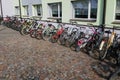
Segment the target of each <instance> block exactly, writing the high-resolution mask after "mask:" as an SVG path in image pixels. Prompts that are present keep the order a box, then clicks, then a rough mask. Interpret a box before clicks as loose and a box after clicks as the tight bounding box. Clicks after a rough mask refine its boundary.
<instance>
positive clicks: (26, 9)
mask: <svg viewBox="0 0 120 80" xmlns="http://www.w3.org/2000/svg"><path fill="white" fill-rule="evenodd" d="M23 7H24V15H29V13H28V6H23Z"/></svg>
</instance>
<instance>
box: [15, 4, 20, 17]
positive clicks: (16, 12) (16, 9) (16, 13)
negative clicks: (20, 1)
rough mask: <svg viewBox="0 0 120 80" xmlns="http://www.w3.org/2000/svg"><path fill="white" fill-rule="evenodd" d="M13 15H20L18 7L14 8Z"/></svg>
mask: <svg viewBox="0 0 120 80" xmlns="http://www.w3.org/2000/svg"><path fill="white" fill-rule="evenodd" d="M15 15H20V8H19V6H15Z"/></svg>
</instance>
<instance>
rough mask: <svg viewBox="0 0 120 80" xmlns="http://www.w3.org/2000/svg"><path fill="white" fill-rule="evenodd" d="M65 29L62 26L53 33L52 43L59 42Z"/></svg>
mask: <svg viewBox="0 0 120 80" xmlns="http://www.w3.org/2000/svg"><path fill="white" fill-rule="evenodd" d="M63 31H64V29H63V27H62V26H61V25H60V28H59V29H56V31H55V32H53V34H52V36H51V39H50V40H51V42H52V43H55V42H57V41H58V39H59V37H60V35H61V34H62V33H63Z"/></svg>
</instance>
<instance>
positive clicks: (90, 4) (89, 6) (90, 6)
mask: <svg viewBox="0 0 120 80" xmlns="http://www.w3.org/2000/svg"><path fill="white" fill-rule="evenodd" d="M73 2H75V1H71V3H72V7H73V8H72V9H73V10H72V12H73V18H74V19H77V20H78V19H80V20H82V19H83V20H92V21H95V20H96V19H97V12H98V0H97V6H96V8H97V11H96V18H92V17H91V11H92V10H91V9H92V2H91V0H88V14H87V18H82V17H80V18H78V17H76V15H75V8H74V4H73ZM79 9H81V8H79Z"/></svg>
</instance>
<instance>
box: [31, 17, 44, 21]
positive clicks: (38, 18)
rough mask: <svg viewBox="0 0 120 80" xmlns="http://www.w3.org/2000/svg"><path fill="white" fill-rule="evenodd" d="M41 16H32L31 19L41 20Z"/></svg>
mask: <svg viewBox="0 0 120 80" xmlns="http://www.w3.org/2000/svg"><path fill="white" fill-rule="evenodd" d="M41 18H42V16H32V17H31V19H37V20H41Z"/></svg>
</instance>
